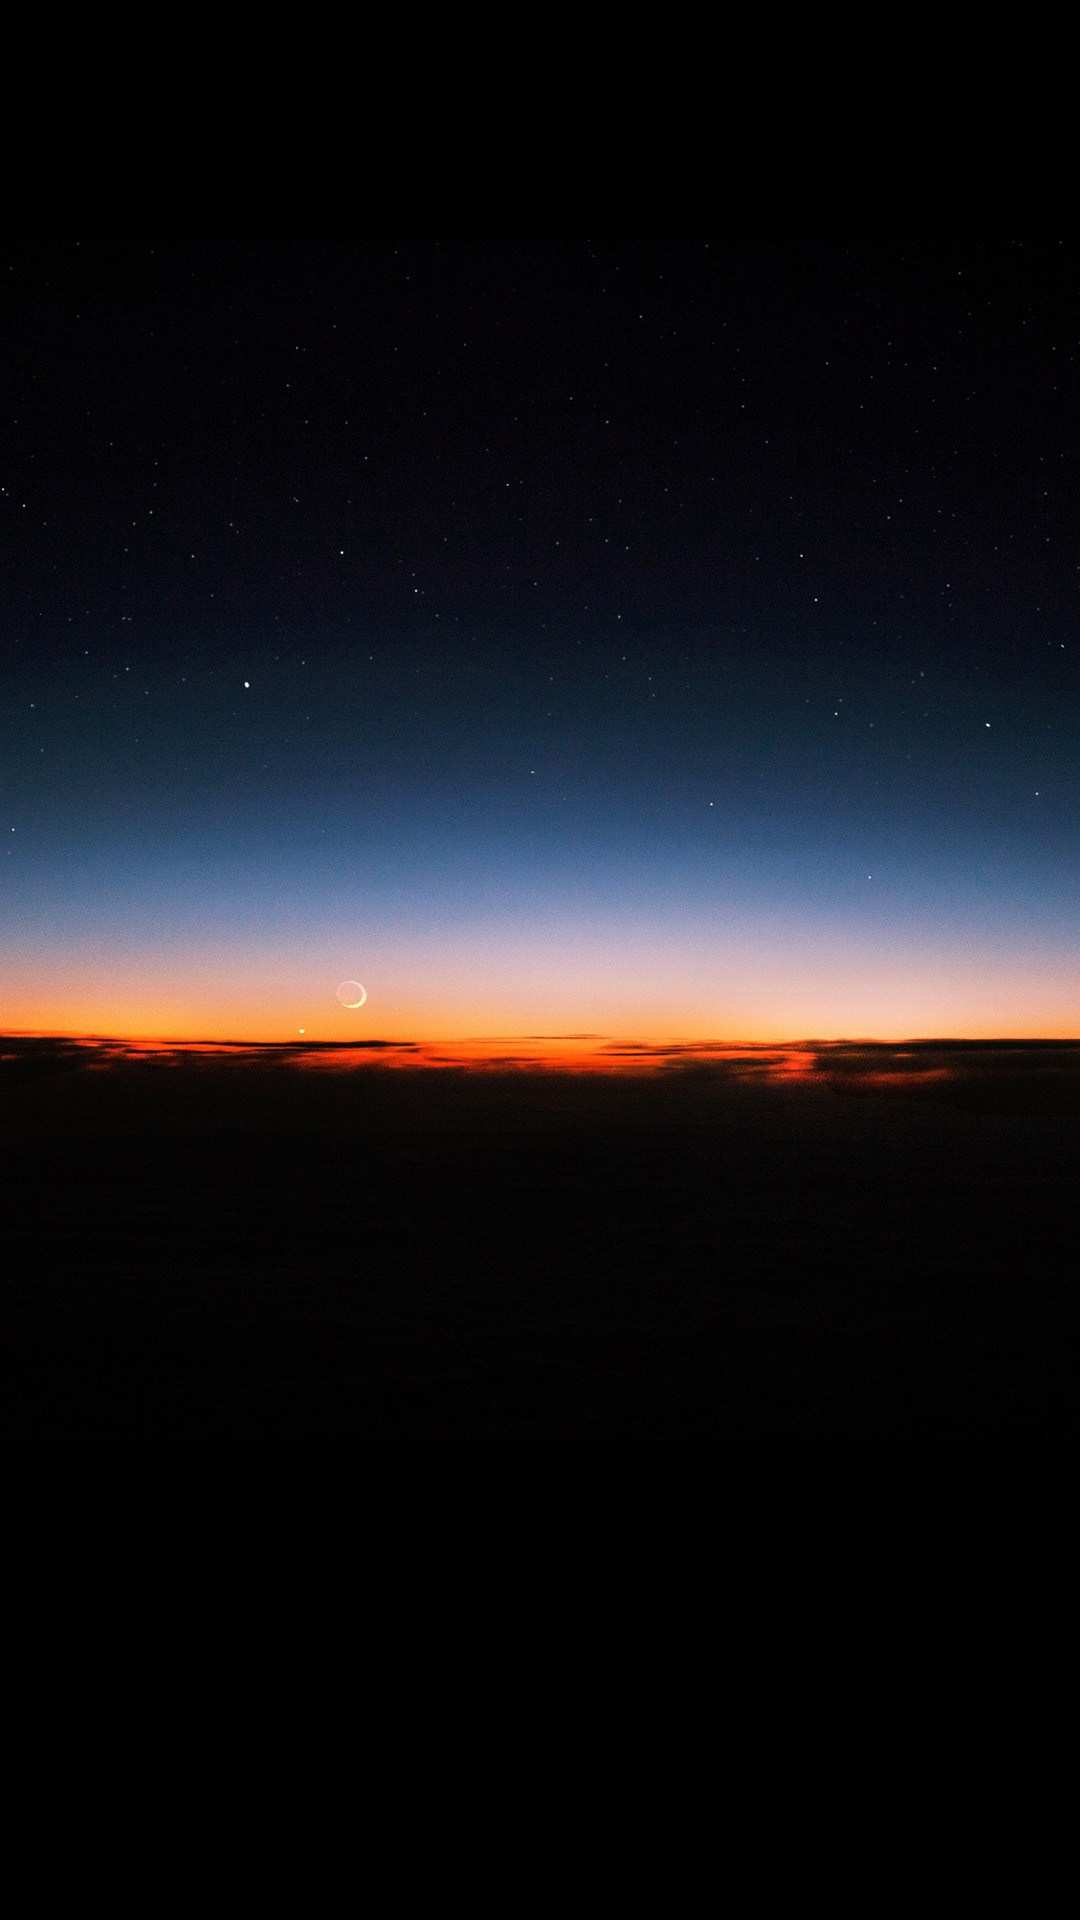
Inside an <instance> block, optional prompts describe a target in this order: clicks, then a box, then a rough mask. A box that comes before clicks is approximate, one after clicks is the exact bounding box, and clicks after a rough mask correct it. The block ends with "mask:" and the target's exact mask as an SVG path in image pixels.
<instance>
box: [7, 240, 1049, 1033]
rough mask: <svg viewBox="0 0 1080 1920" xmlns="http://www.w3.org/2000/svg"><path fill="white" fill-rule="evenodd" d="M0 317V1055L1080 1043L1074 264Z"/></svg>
mask: <svg viewBox="0 0 1080 1920" xmlns="http://www.w3.org/2000/svg"><path fill="white" fill-rule="evenodd" d="M2 294H3V353H2V365H0V381H2V387H3V394H2V399H0V419H2V423H3V424H2V434H0V528H2V536H0V537H2V544H3V555H4V563H3V570H2V577H0V610H2V622H0V631H2V637H3V720H2V725H3V733H2V758H0V781H2V792H3V808H2V814H0V823H2V831H3V841H4V842H5V844H4V846H3V864H2V869H0V889H2V892H0V901H2V906H0V1024H2V1025H3V1026H4V1027H6V1028H8V1029H13V1030H20V1031H23V1032H45V1031H48V1032H59V1033H72V1034H87V1033H98V1034H115V1035H127V1036H136V1035H145V1036H154V1035H158V1036H173V1037H179V1038H183V1037H193V1038H194V1037H202V1038H215V1037H216V1038H236V1039H245V1038H258V1039H263V1040H268V1041H273V1040H292V1039H293V1038H294V1037H295V1036H297V1035H298V1034H299V1033H300V1031H301V1030H303V1032H304V1034H305V1035H306V1036H308V1037H310V1038H312V1039H324V1040H334V1039H349V1038H369V1037H378V1036H383V1037H393V1038H398V1039H403V1040H407V1039H422V1040H423V1039H434V1038H439V1037H445V1038H447V1039H455V1038H456V1039H463V1038H467V1037H479V1038H482V1037H485V1036H487V1037H491V1036H498V1035H514V1034H520V1035H577V1034H584V1033H588V1034H600V1035H605V1036H613V1037H616V1038H618V1037H623V1038H627V1039H636V1040H640V1041H663V1040H664V1039H669V1038H670V1039H685V1040H690V1041H692V1040H695V1039H698V1040H700V1039H706V1038H708V1039H716V1040H723V1039H729V1040H732V1041H738V1040H742V1041H753V1040H773V1039H776V1040H779V1039H788V1040H794V1039H796V1038H798V1037H800V1036H802V1037H811V1036H813V1037H817V1038H821V1039H828V1038H839V1037H848V1038H854V1037H858V1036H868V1037H877V1038H894V1039H895V1038H902V1037H904V1036H915V1035H947V1034H948V1035H957V1036H980V1035H985V1036H998V1035H1014V1036H1025V1035H1026V1036H1045V1035H1059V1036H1062V1037H1065V1036H1070V1035H1073V1036H1074V1035H1078V1034H1080V942H1078V933H1080V885H1078V881H1080V863H1078V854H1080V752H1078V737H1080V736H1078V723H1080V680H1078V665H1080V653H1078V646H1077V612H1078V609H1080V541H1078V534H1077V525H1078V522H1077V505H1078V501H1080V486H1078V479H1080V475H1078V460H1080V437H1078V434H1077V401H1078V397H1080V394H1078V350H1080V249H1078V248H1076V247H1071V246H1066V245H1063V244H1059V243H1047V244H1042V243H1027V242H1021V241H1016V240H1004V241H1000V242H994V243H992V244H987V245H957V244H952V243H950V244H941V245H927V244H923V243H919V242H913V241H911V240H910V239H908V238H903V237H902V238H900V239H897V240H896V241H895V242H893V243H892V244H887V245H886V244H880V245H873V246H870V245H864V244H852V245H850V246H847V247H843V246H834V245H824V246H822V245H816V244H810V243H798V244H789V245H776V246H765V245H762V246H757V247H754V246H736V247H732V246H731V245H729V244H728V243H727V242H725V241H724V240H723V239H717V238H714V239H698V240H681V241H675V242H662V243H650V244H648V245H627V244H624V243H622V242H617V241H616V242H603V241H580V242H566V243H558V244H556V243H549V242H539V243H522V244H504V243H476V244H467V243H459V242H446V241H402V242H398V243H396V244H395V243H392V242H391V243H387V244H385V245H383V244H375V243H368V242H366V241H364V240H362V239H361V240H356V241H342V242H339V243H333V244H329V243H327V244H312V245H306V246H305V245H292V244H288V243H282V244H269V243H267V244H258V245H252V244H247V243H237V244H227V243H222V244H220V245H214V246H206V245H201V244H200V245H194V244H187V243H181V244H176V245H168V244H164V245H161V244H156V245H153V246H149V245H146V244H145V243H144V242H143V241H142V240H141V239H139V240H138V241H134V240H133V241H131V242H125V243H123V244H120V243H117V244H112V243H110V244H102V243H100V242H96V241H92V240H88V239H84V240H82V241H77V240H70V241H62V242H60V241H58V242H56V243H55V244H51V245H40V246H39V245H34V246H28V247H25V248H23V249H22V250H17V251H15V252H13V253H12V252H9V254H8V257H7V259H6V261H5V262H4V265H3V288H2ZM345 981H357V982H360V983H362V984H363V987H364V988H365V989H366V994H367V999H366V1003H365V1004H364V1005H363V1006H362V1007H346V1006H344V1005H342V1004H341V1000H340V999H339V995H338V988H339V986H340V985H341V983H343V982H345ZM346 997H347V996H346Z"/></svg>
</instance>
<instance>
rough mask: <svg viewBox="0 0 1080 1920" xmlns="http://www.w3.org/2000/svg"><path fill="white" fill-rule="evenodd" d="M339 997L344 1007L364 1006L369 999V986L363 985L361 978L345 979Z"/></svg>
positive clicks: (338, 993)
mask: <svg viewBox="0 0 1080 1920" xmlns="http://www.w3.org/2000/svg"><path fill="white" fill-rule="evenodd" d="M337 997H338V999H339V1000H340V1002H341V1004H342V1006H343V1007H362V1006H363V1004H364V1001H365V1000H366V999H367V988H366V987H362V986H361V985H360V982H359V980H343V981H342V983H341V985H340V987H339V988H338V990H337Z"/></svg>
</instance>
